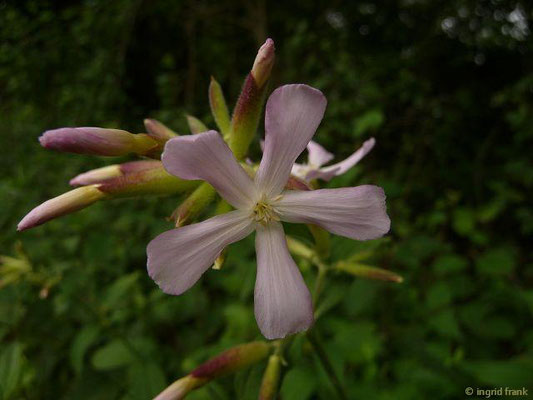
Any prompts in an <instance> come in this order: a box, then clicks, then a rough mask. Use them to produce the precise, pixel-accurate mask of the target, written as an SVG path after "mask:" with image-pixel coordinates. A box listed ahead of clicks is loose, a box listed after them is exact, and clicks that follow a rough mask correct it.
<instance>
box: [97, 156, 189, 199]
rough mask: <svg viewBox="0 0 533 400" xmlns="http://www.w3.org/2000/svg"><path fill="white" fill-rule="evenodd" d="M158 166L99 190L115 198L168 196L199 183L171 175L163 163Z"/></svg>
mask: <svg viewBox="0 0 533 400" xmlns="http://www.w3.org/2000/svg"><path fill="white" fill-rule="evenodd" d="M156 163H157V165H154V166H151V167H150V168H146V169H141V170H137V171H133V172H129V173H126V174H125V175H123V176H119V177H116V178H111V179H108V180H105V181H103V182H101V183H100V184H98V185H97V186H98V189H99V190H100V191H102V192H103V193H105V194H107V195H109V196H111V197H113V198H119V197H133V196H146V195H168V194H173V193H179V192H185V191H188V190H192V189H194V188H196V187H197V186H198V185H199V182H198V181H192V180H184V179H180V178H178V177H176V176H174V175H170V174H169V173H168V172H167V171H166V170H165V168H163V164H162V163H161V161H156Z"/></svg>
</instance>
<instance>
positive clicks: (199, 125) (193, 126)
mask: <svg viewBox="0 0 533 400" xmlns="http://www.w3.org/2000/svg"><path fill="white" fill-rule="evenodd" d="M186 117H187V124H188V125H189V129H190V130H191V133H192V134H193V135H195V134H197V133H202V132H205V131H208V130H209V129H208V128H207V126H205V124H204V123H203V122H202V121H200V120H199V119H198V118H196V117H193V116H192V115H186Z"/></svg>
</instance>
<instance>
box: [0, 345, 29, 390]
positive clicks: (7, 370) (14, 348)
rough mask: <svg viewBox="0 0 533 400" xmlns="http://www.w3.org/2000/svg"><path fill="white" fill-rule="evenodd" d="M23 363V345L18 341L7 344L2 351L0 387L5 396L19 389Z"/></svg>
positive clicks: (0, 354)
mask: <svg viewBox="0 0 533 400" xmlns="http://www.w3.org/2000/svg"><path fill="white" fill-rule="evenodd" d="M23 365H24V359H23V354H22V345H21V344H20V343H17V342H15V343H10V344H8V345H5V346H4V348H3V349H2V353H0V388H1V392H2V393H3V398H6V399H8V398H9V397H10V396H11V395H12V394H13V393H14V392H15V390H16V389H17V387H18V385H19V382H20V380H21V378H22V372H23Z"/></svg>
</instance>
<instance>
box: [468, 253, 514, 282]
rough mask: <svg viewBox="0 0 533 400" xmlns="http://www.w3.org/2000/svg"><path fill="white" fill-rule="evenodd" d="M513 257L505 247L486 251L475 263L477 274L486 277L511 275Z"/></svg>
mask: <svg viewBox="0 0 533 400" xmlns="http://www.w3.org/2000/svg"><path fill="white" fill-rule="evenodd" d="M515 263H516V262H515V256H514V254H513V252H512V251H511V250H510V249H508V248H505V247H500V248H496V249H492V250H489V251H487V252H486V253H485V254H483V255H482V256H481V257H479V258H478V259H477V261H476V267H477V269H478V271H479V272H481V273H484V274H488V275H500V274H508V273H511V272H512V271H513V270H514V268H515Z"/></svg>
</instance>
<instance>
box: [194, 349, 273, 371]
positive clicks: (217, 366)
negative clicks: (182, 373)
mask: <svg viewBox="0 0 533 400" xmlns="http://www.w3.org/2000/svg"><path fill="white" fill-rule="evenodd" d="M270 350H271V346H270V345H269V344H268V343H266V342H251V343H246V344H241V345H239V346H235V347H233V348H231V349H229V350H226V351H224V352H223V353H221V354H219V355H218V356H216V357H214V358H212V359H210V360H208V361H207V362H205V363H204V364H202V365H200V366H199V367H198V368H196V369H195V370H194V371H192V372H191V373H190V375H192V376H194V377H196V378H205V379H208V380H211V379H215V378H218V377H219V376H223V375H226V374H230V373H232V372H235V371H238V370H239V369H241V368H245V367H247V366H249V365H251V364H255V363H257V362H258V361H261V360H262V359H263V358H265V357H266V356H267V355H268V353H269V352H270Z"/></svg>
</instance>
